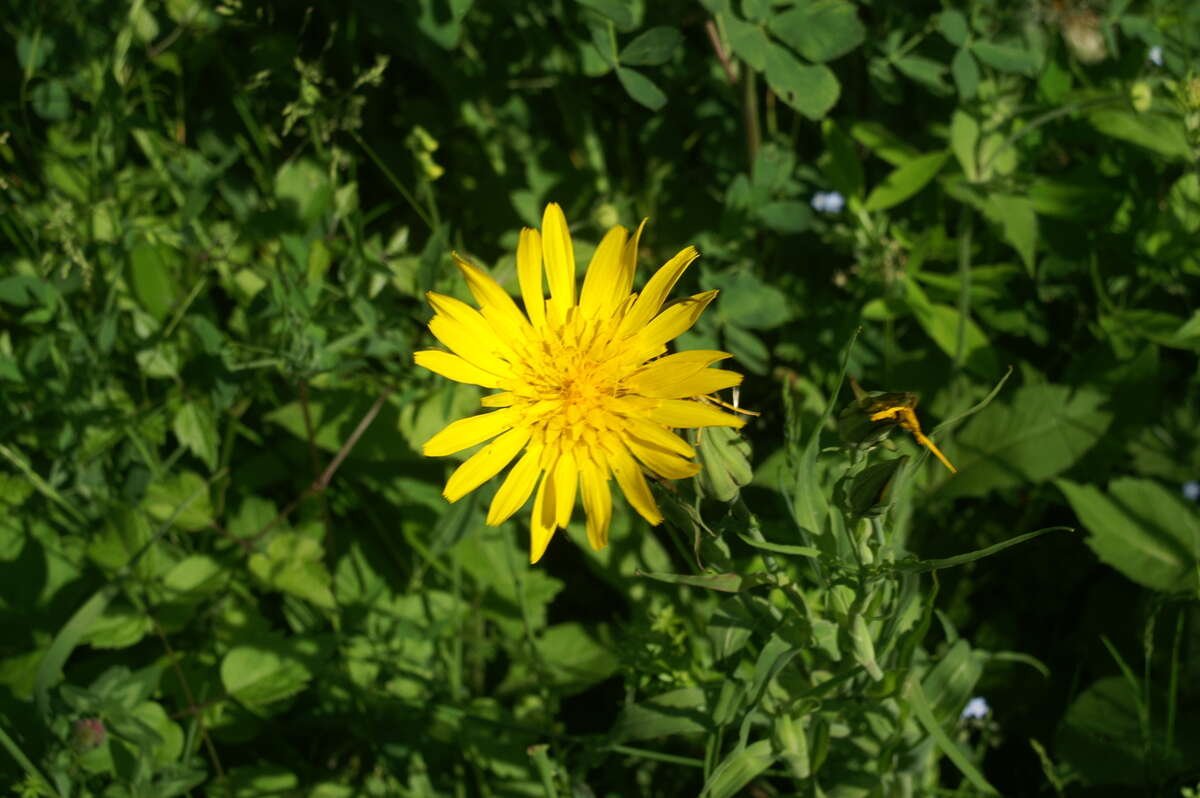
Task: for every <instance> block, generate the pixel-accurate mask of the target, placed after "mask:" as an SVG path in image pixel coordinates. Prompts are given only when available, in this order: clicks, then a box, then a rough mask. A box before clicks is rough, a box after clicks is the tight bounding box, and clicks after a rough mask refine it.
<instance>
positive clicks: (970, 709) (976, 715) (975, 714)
mask: <svg viewBox="0 0 1200 798" xmlns="http://www.w3.org/2000/svg"><path fill="white" fill-rule="evenodd" d="M991 711H992V708H991V707H989V706H988V702H987V699H986V698H984V697H983V696H981V695H977V696H975V697H974V698H972V699H971V700H970V701H968V702H967V705H966V706H965V707H963V711H962V715H961V716H960V717H961V719H962V720H983V719H984V718H986V717H987V716H988V715H989V714H990V713H991Z"/></svg>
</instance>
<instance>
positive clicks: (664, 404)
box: [647, 399, 746, 429]
mask: <svg viewBox="0 0 1200 798" xmlns="http://www.w3.org/2000/svg"><path fill="white" fill-rule="evenodd" d="M647 416H648V417H649V419H650V420H651V421H657V422H658V423H660V424H665V425H666V426H668V427H676V428H678V429H692V428H695V427H733V428H734V429H740V428H741V427H742V426H744V425H745V423H746V422H745V421H743V420H742V419H740V418H738V417H737V416H734V415H730V414H729V413H722V412H721V411H720V410H718V409H717V408H715V407H713V406H712V405H707V404H703V403H701V402H696V401H693V400H691V399H663V400H662V401H661V403H660V404H659V405H658V407H656V408H654V409H653V410H651V411H650V412H649V413H648V414H647Z"/></svg>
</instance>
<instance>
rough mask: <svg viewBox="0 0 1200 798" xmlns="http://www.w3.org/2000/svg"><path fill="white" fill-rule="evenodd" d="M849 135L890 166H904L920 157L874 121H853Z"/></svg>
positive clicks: (908, 145) (915, 151)
mask: <svg viewBox="0 0 1200 798" xmlns="http://www.w3.org/2000/svg"><path fill="white" fill-rule="evenodd" d="M850 137H851V138H853V139H854V140H855V141H857V142H858V143H859V144H861V145H863V146H864V147H866V148H867V149H868V150H870V151H871V152H873V153H875V154H876V155H878V156H879V157H880V158H882V159H883V160H885V161H887V162H888V163H890V164H891V165H892V166H904V165H905V164H907V163H909V162H910V161H914V160H916V159H917V158H919V157H921V153H919V152H917V150H916V149H915V148H913V147H912V146H911V145H910V144H908V142H906V141H904V140H903V139H901V138H900V137H899V136H897V135H896V134H895V133H893V132H892V131H890V130H888V129H887V128H886V127H884V126H883V125H881V124H878V123H876V122H870V121H865V122H855V123H854V124H852V125H851V126H850Z"/></svg>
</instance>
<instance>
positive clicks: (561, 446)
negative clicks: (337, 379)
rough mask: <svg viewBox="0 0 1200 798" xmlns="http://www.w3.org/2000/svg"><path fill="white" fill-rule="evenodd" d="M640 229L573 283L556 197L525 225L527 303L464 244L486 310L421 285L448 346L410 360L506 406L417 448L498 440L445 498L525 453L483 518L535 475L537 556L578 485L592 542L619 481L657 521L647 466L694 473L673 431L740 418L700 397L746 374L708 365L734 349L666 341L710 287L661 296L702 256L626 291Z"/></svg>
mask: <svg viewBox="0 0 1200 798" xmlns="http://www.w3.org/2000/svg"><path fill="white" fill-rule="evenodd" d="M642 224H643V226H644V225H645V222H643V223H642ZM641 232H642V228H641V227H639V228H638V229H637V231H636V232H635V233H634V234H633V236H632V237H630V236H629V234H628V231H626V230H625V228H623V227H620V226H617V227H613V228H612V229H611V230H609V231H608V233H607V234H605V236H604V238H603V240H601V242H600V244H599V245H598V246H597V247H596V252H595V254H594V255H593V256H592V261H591V263H590V264H589V265H588V269H587V274H586V276H585V277H584V281H583V288H582V290H581V291H580V292H579V293H578V294H577V293H576V290H575V255H574V250H573V247H572V245H571V236H570V233H569V232H568V230H567V222H566V219H565V218H564V217H563V212H562V209H561V208H559V206H558V205H557V204H554V203H551V204H550V205H548V206H547V207H546V212H545V214H544V216H543V217H542V230H541V233H540V234H539V233H538V231H537V230H532V229H528V228H527V229H525V230H522V231H521V237H520V241H519V243H518V245H517V278H518V281H519V283H520V286H521V296H522V299H523V301H524V305H525V313H522V312H521V311H520V310H519V309H518V308H517V305H516V303H515V302H514V301H513V300H512V298H511V297H509V295H508V294H507V293H506V292H505V291H504V289H503V288H501V287H500V285H499V284H498V283H497V282H496V281H495V280H493V279H492V278H491V277H490V276H489V275H487V274H486V273H485V272H483V271H482V270H480V269H478V268H476V267H475V266H473V265H471V264H470V263H468V262H467V261H465V260H463V259H462V258H460V257H459V256H458V255H457V254H455V256H454V257H455V260H456V261H457V263H458V267H459V269H460V270H461V271H462V273H463V276H464V277H466V279H467V286H468V287H469V288H470V291H471V294H472V295H473V296H474V298H475V301H476V302H477V303H478V305H479V308H480V309H479V310H476V309H475V308H473V307H471V306H470V305H468V304H466V303H464V302H460V301H459V300H457V299H454V298H452V297H448V296H443V295H441V294H435V293H433V292H430V293H429V294H427V297H428V299H429V303H430V305H432V306H433V309H434V311H435V315H434V317H433V320H432V321H430V322H429V329H430V331H431V332H432V333H433V334H434V336H435V337H437V339H438V340H439V341H441V342H442V343H443V344H444V345H445V346H446V348H447V349H449V350H450V351H449V352H446V351H442V350H437V349H429V350H425V351H421V352H417V353H416V354H415V356H414V358H415V360H416V363H417V365H419V366H423V367H424V368H427V369H429V370H430V371H433V372H436V373H437V374H440V375H442V376H443V377H448V378H449V379H452V380H456V381H458V382H464V383H469V384H473V385H480V386H483V387H484V388H491V389H495V390H496V391H497V393H493V394H491V395H489V396H485V397H484V398H483V400H482V404H483V406H484V407H489V408H497V409H495V410H492V411H491V412H487V413H482V414H479V415H475V416H471V417H469V418H464V419H459V420H458V421H455V422H452V423H451V424H450V425H449V426H447V427H446V428H445V429H443V430H442V431H441V432H439V433H437V434H436V435H434V436H433V437H432V438H430V439H429V440H428V441H427V442H426V443H425V446H424V453H425V454H426V455H430V456H435V455H447V454H453V453H454V452H458V451H462V450H463V449H467V448H469V447H471V446H475V445H476V444H480V443H483V442H485V441H489V440H490V441H491V443H489V444H488V445H486V446H484V447H483V448H482V449H480V450H479V451H477V452H476V453H474V454H473V455H471V456H470V457H469V458H467V460H466V461H465V462H463V464H462V465H460V466H459V467H458V468H457V469H456V470H455V471H454V473H453V474H452V475H451V476H450V479H449V480H448V481H447V482H446V487H445V489H444V490H443V495H445V497H446V498H447V499H448V500H450V501H452V502H453V501H457V500H458V499H461V498H462V497H463V496H465V495H466V494H468V493H470V492H471V491H472V490H474V489H475V488H477V487H479V486H480V485H482V484H483V483H484V482H486V481H487V480H489V479H491V478H492V477H494V476H496V475H497V474H498V473H500V471H502V470H503V469H504V468H505V467H506V466H508V464H509V463H511V462H512V461H513V460H514V459H516V464H515V465H513V467H512V468H511V469H510V470H509V472H508V475H507V476H506V477H505V479H504V482H503V483H502V484H501V486H500V488H499V490H498V491H497V492H496V496H495V498H494V499H493V500H492V504H491V507H490V509H489V510H488V515H487V523H488V524H491V525H497V524H500V523H503V522H504V521H505V520H506V519H507V518H509V517H510V516H511V515H512V514H513V513H515V512H516V511H517V510H519V509H520V508H521V507H522V506H523V505H524V504H525V503H526V502H527V501H528V499H529V497H530V495H531V494H533V493H534V489H535V488H536V489H537V494H536V496H535V498H534V500H533V517H532V520H531V522H530V533H531V542H530V562H537V561H538V560H539V559H540V558H541V556H542V554H543V553H544V552H545V550H546V546H547V545H548V544H549V542H550V538H551V537H552V536H553V535H554V532H555V530H557V529H558V528H560V527H566V526H567V524H568V523H570V520H571V514H572V512H573V510H574V507H575V498H576V494H577V493H578V494H579V496H580V498H582V500H583V508H584V511H585V513H586V514H587V534H588V541H589V542H590V543H591V545H592V548H594V549H597V550H599V549H602V548H604V546H606V545H607V544H608V527H609V522H610V520H611V518H612V492H611V489H610V483H611V482H612V481H613V480H614V479H615V480H616V483H617V485H618V486H619V487H620V488H621V492H622V493H624V494H625V498H626V499H627V500H628V501H629V503H630V504H631V505H632V506H633V508H634V509H635V510H637V512H638V513H639V514H641V516H642V517H643V518H645V519H646V520H647V521H649V522H650V523H651V524H658V523H659V522H661V521H662V513H661V512H659V509H658V505H657V504H656V503H655V501H654V496H653V495H652V494H651V492H650V488H649V486H648V485H647V483H646V479H645V476H644V473H643V472H648V473H649V474H651V475H652V476H657V477H662V478H666V479H681V478H684V477H691V476H694V475H695V474H696V473H697V472H698V471H699V465H698V464H697V463H696V462H695V461H694V460H693V459H692V458H694V457H695V455H696V452H695V450H694V449H693V448H692V447H691V445H689V444H688V443H687V442H686V441H684V440H683V439H682V438H680V437H679V436H678V435H676V434H675V433H674V432H673V431H672V430H673V429H681V428H699V427H740V426H742V423H743V422H742V420H741V419H740V418H737V417H736V416H733V415H730V414H728V413H724V412H721V411H720V410H718V409H717V408H716V407H714V406H713V405H712V404H709V403H707V402H705V401H703V399H702V397H704V396H705V395H707V394H711V393H714V392H715V391H719V390H722V389H724V388H730V387H733V386H735V385H737V384H739V383H740V382H741V380H742V377H741V375H740V374H736V373H734V372H731V371H725V370H723V369H717V368H710V366H712V364H713V363H716V362H717V361H720V360H724V359H725V358H727V357H730V355H729V354H728V353H727V352H718V351H714V350H696V351H689V352H678V353H676V354H671V355H668V354H665V353H666V351H667V347H666V344H667V342H668V341H670V340H672V339H673V338H675V337H676V336H678V335H679V334H680V333H682V332H684V331H685V330H687V329H688V328H689V327H691V326H692V325H693V324H694V323H695V322H696V320H697V319H698V318H699V317H700V314H701V312H703V310H704V308H705V307H707V306H708V304H709V303H710V302H711V301H712V300H713V298H714V297H715V296H716V295H717V292H716V291H706V292H704V293H700V294H696V295H694V296H690V297H687V298H686V299H683V300H681V301H679V302H676V303H674V304H671V305H669V306H667V307H665V308H664V307H663V303H664V301H665V300H666V298H667V296H668V294H669V293H670V291H671V289H672V288H673V287H674V286H675V283H676V282H677V281H678V280H679V278H680V277H681V276H682V275H683V272H684V270H685V269H687V267H688V265H689V264H691V262H692V261H693V260H695V259H696V257H697V255H698V254H699V253H698V252H697V251H696V250H695V248H693V247H687V248H686V249H684V250H683V251H681V252H680V253H679V254H678V255H676V256H675V257H673V258H671V259H670V260H669V261H667V263H666V264H665V265H664V266H663V267H662V268H660V269H659V270H658V272H657V273H656V274H655V275H654V276H653V277H651V278H650V281H649V282H648V283H646V285H645V287H644V288H643V289H642V291H641V293H631V291H632V288H633V277H634V271H635V269H636V260H637V250H638V240H639V238H640V236H641ZM543 267H544V272H545V283H546V284H548V285H549V289H550V291H549V294H550V295H549V296H548V297H547V296H546V295H545V291H544V289H543V286H544V283H543ZM518 455H520V457H519V458H518Z"/></svg>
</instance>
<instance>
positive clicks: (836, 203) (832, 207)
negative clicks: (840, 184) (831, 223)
mask: <svg viewBox="0 0 1200 798" xmlns="http://www.w3.org/2000/svg"><path fill="white" fill-rule="evenodd" d="M812 206H813V210H815V211H820V212H821V213H841V212H842V208H844V207H846V198H845V197H843V196H842V195H841V194H839V193H838V192H836V191H818V192H817V193H816V194H813V198H812Z"/></svg>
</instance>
